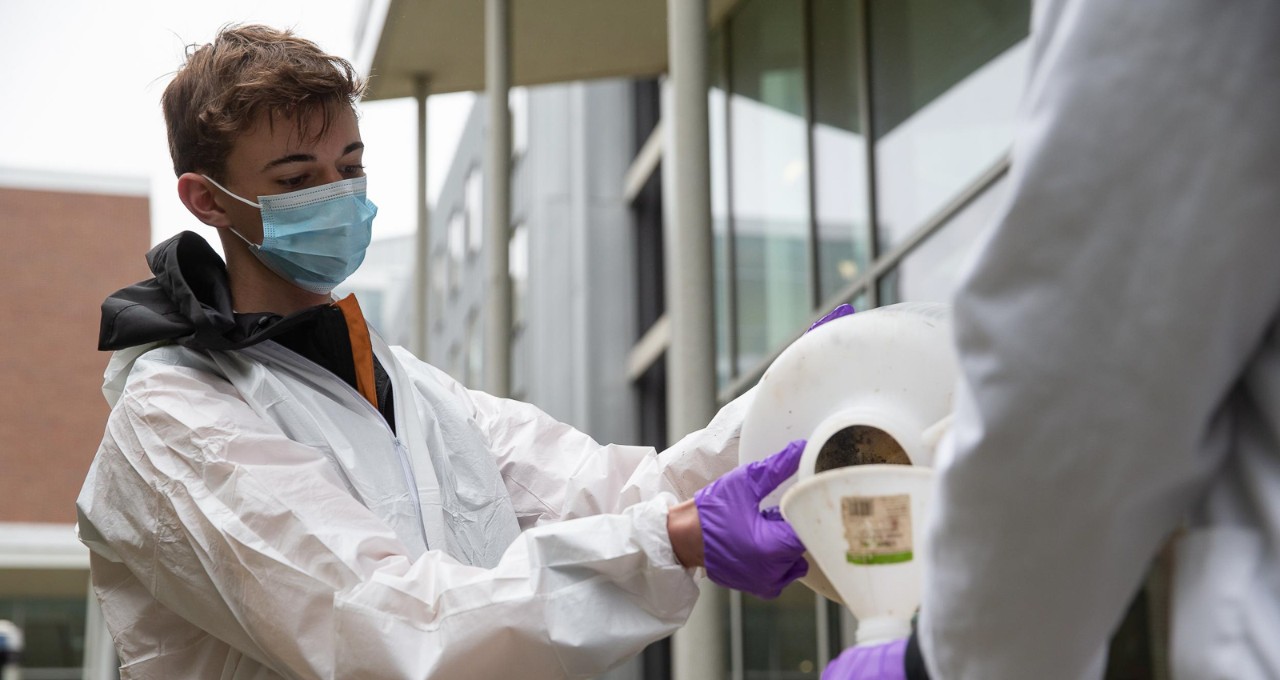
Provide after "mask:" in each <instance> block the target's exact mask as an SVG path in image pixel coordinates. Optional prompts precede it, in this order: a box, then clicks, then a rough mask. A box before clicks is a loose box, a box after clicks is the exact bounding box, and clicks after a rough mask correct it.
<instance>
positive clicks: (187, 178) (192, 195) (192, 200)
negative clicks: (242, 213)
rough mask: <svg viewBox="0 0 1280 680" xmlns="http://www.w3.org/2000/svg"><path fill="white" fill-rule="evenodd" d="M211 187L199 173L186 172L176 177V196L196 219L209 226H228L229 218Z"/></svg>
mask: <svg viewBox="0 0 1280 680" xmlns="http://www.w3.org/2000/svg"><path fill="white" fill-rule="evenodd" d="M214 191H215V189H213V187H211V186H210V185H209V183H208V182H207V181H205V179H204V178H203V177H201V176H200V175H198V174H196V173H194V172H186V173H183V174H182V175H181V176H179V177H178V198H179V200H181V201H182V204H183V205H185V206H187V210H190V211H191V214H192V215H195V216H196V219H198V220H200V221H201V222H204V223H205V224H207V225H209V226H211V227H229V226H231V218H230V217H229V216H228V215H227V211H225V210H223V209H222V206H221V205H218V201H217V200H216V197H215V196H214Z"/></svg>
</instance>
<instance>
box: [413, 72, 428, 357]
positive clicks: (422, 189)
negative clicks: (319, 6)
mask: <svg viewBox="0 0 1280 680" xmlns="http://www.w3.org/2000/svg"><path fill="white" fill-rule="evenodd" d="M428 94H430V83H429V82H428V81H427V77H426V76H425V75H422V74H419V75H418V76H416V77H415V78H414V80H413V95H414V97H415V98H416V99H417V100H418V232H417V234H416V237H415V239H414V255H415V265H414V286H413V332H412V333H411V334H410V341H411V342H412V343H413V353H414V354H415V355H416V356H417V357H418V358H419V359H421V360H423V361H430V358H429V357H427V337H428V336H430V335H431V325H430V321H431V319H430V315H429V314H428V312H429V311H430V310H429V309H428V308H427V307H428V305H427V301H428V300H429V299H430V298H431V291H430V286H431V276H430V266H431V212H430V208H429V206H428V205H427V95H428Z"/></svg>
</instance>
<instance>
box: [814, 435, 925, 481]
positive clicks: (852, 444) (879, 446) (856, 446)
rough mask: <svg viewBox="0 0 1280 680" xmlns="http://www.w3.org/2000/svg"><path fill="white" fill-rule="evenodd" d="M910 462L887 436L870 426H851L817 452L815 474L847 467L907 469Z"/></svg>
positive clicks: (833, 437) (893, 440)
mask: <svg viewBox="0 0 1280 680" xmlns="http://www.w3.org/2000/svg"><path fill="white" fill-rule="evenodd" d="M910 464H911V459H910V458H908V457H907V452H906V451H904V450H903V449H902V446H901V445H899V444H898V441H897V440H896V439H894V438H893V437H891V436H889V433H888V432H885V431H884V430H881V429H880V428H878V427H871V426H870V425H853V426H850V427H846V428H844V429H843V430H840V431H839V432H836V433H835V434H833V435H831V438H830V439H828V440H827V441H826V443H825V444H823V445H822V450H821V451H819V452H818V459H817V461H815V462H814V470H813V471H814V472H824V471H826V470H834V469H836V468H842V467H848V466H850V465H910Z"/></svg>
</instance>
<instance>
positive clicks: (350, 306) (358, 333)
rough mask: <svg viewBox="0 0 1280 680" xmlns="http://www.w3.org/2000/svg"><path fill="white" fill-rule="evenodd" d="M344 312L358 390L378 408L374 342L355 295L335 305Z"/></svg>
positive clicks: (334, 304)
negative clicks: (374, 379)
mask: <svg viewBox="0 0 1280 680" xmlns="http://www.w3.org/2000/svg"><path fill="white" fill-rule="evenodd" d="M333 306H334V307H337V308H338V309H340V310H342V317H343V318H344V319H346V322H347V336H348V337H350V339H351V360H352V362H353V363H354V364H355V368H356V390H357V391H359V392H360V394H361V396H363V397H364V398H365V399H368V400H369V403H370V404H373V407H374V408H378V389H377V387H376V386H375V384H374V381H373V342H372V341H371V340H369V326H367V325H366V324H365V322H364V313H363V312H361V311H360V302H359V301H358V300H356V296H355V293H352V294H351V295H348V296H346V297H345V298H342V299H341V300H338V301H337V302H335V303H333Z"/></svg>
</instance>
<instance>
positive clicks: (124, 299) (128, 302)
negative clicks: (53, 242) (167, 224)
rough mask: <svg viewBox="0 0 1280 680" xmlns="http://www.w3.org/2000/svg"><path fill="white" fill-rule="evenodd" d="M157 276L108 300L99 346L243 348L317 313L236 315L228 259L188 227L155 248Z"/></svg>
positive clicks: (152, 260) (150, 256) (150, 260)
mask: <svg viewBox="0 0 1280 680" xmlns="http://www.w3.org/2000/svg"><path fill="white" fill-rule="evenodd" d="M147 265H148V266H149V267H150V268H151V273H152V274H154V275H155V277H154V278H151V279H147V280H146V281H142V282H140V283H135V284H134V285H132V286H129V287H127V288H122V289H120V290H118V291H116V292H114V293H112V294H111V295H110V296H108V297H107V299H106V300H105V301H104V302H103V303H102V325H101V327H100V329H99V333H98V349H100V350H121V349H126V348H130V347H138V346H141V345H149V344H152V343H157V342H173V343H177V344H179V345H182V346H184V347H191V348H193V349H212V350H226V349H240V348H243V347H248V346H249V345H253V344H256V343H258V342H261V341H263V340H266V339H267V338H269V337H271V336H274V335H277V334H279V333H281V332H283V331H285V330H287V329H288V328H291V327H293V326H294V324H295V323H298V322H301V321H302V320H303V319H306V318H308V317H309V316H310V315H311V314H313V313H314V309H315V308H310V309H305V310H302V311H299V312H297V313H295V314H291V315H289V316H288V317H281V316H280V315H279V314H272V313H269V312H264V313H254V314H236V313H235V312H233V311H232V309H231V285H230V282H229V279H228V278H227V267H226V265H225V264H224V263H223V261H222V258H220V257H218V254H217V253H216V252H214V250H213V248H210V247H209V244H208V242H206V241H205V240H204V239H203V238H201V237H200V236H199V235H198V234H196V233H194V232H190V231H184V232H182V233H181V234H178V235H177V236H174V237H173V238H171V239H169V240H167V241H164V242H163V243H161V244H159V245H157V246H156V247H154V248H152V249H151V251H150V252H148V253H147Z"/></svg>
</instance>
